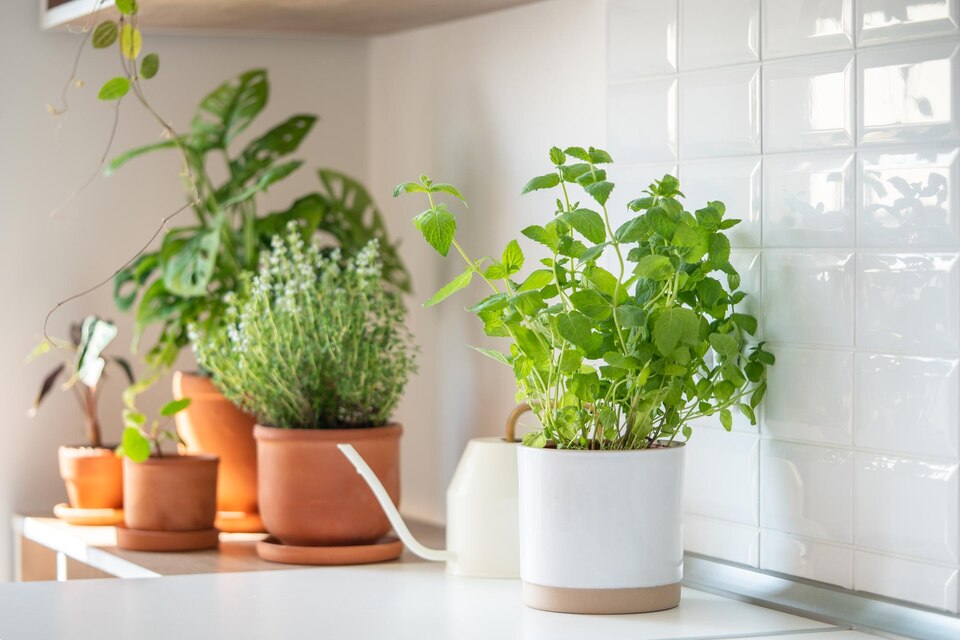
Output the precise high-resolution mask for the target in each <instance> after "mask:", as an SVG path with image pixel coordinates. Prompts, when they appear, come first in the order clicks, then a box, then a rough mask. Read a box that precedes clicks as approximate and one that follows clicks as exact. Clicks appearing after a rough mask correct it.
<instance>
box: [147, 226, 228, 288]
mask: <svg viewBox="0 0 960 640" xmlns="http://www.w3.org/2000/svg"><path fill="white" fill-rule="evenodd" d="M195 231H196V230H194V229H176V230H174V231H172V232H170V233H168V234H167V236H166V237H165V238H164V239H163V245H162V246H161V248H160V263H161V265H162V269H163V285H164V287H165V288H166V290H167V291H168V292H170V293H172V294H175V295H178V296H183V297H187V298H190V297H196V296H205V295H207V285H208V284H209V283H210V278H211V277H212V276H213V269H214V267H215V266H216V262H217V254H218V253H219V251H220V238H221V234H220V228H219V227H214V228H211V229H208V230H206V231H203V232H201V233H195ZM186 234H195V235H190V236H189V237H184V236H185V235H186Z"/></svg>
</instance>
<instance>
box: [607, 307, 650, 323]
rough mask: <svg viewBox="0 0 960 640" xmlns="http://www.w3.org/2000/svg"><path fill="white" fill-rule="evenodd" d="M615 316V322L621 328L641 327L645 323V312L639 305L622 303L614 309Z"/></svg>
mask: <svg viewBox="0 0 960 640" xmlns="http://www.w3.org/2000/svg"><path fill="white" fill-rule="evenodd" d="M614 313H615V314H616V316H617V322H618V323H619V324H620V327H621V328H623V329H632V328H634V327H642V326H643V325H644V324H646V320H647V318H646V314H644V313H643V310H642V309H641V308H640V307H636V306H634V305H631V304H622V305H620V306H619V307H617V308H616V309H615V310H614Z"/></svg>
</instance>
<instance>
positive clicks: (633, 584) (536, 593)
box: [517, 443, 684, 613]
mask: <svg viewBox="0 0 960 640" xmlns="http://www.w3.org/2000/svg"><path fill="white" fill-rule="evenodd" d="M517 451H518V460H519V466H518V471H519V482H520V485H519V486H520V494H519V497H520V577H521V579H522V580H523V599H524V602H525V603H526V604H527V605H528V606H530V607H534V608H536V609H545V610H548V611H560V612H565V613H640V612H645V611H659V610H662V609H669V608H672V607H675V606H677V604H679V602H680V580H681V579H682V578H683V451H684V448H683V445H682V444H679V443H677V444H674V445H673V446H670V447H659V448H652V449H646V450H642V451H570V450H567V451H558V450H556V449H532V448H530V447H518V449H517Z"/></svg>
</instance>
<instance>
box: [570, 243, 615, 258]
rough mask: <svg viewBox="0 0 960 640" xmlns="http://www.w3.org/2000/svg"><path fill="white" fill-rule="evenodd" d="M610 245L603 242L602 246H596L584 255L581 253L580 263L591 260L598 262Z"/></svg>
mask: <svg viewBox="0 0 960 640" xmlns="http://www.w3.org/2000/svg"><path fill="white" fill-rule="evenodd" d="M607 246H608V244H607V243H606V242H601V243H600V244H595V245H593V246H592V247H590V248H589V249H587V250H586V251H584V252H583V253H581V254H580V255H579V256H578V257H577V260H579V261H580V262H590V261H591V260H596V259H597V258H599V257H600V256H601V255H603V252H604V250H605V249H606V248H607Z"/></svg>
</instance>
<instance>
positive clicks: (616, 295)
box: [583, 266, 627, 304]
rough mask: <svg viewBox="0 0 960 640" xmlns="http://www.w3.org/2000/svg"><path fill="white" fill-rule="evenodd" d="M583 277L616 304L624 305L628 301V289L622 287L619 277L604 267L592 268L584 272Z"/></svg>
mask: <svg viewBox="0 0 960 640" xmlns="http://www.w3.org/2000/svg"><path fill="white" fill-rule="evenodd" d="M583 275H584V276H586V278H587V280H589V281H590V282H591V284H593V286H595V287H596V288H597V289H599V290H600V291H601V292H602V293H604V294H606V295H607V296H609V297H610V299H611V300H614V301H615V302H616V304H623V303H624V302H626V300H627V288H626V287H625V286H620V285H619V281H618V280H617V277H616V276H614V275H613V274H612V273H610V272H609V271H607V270H606V269H604V268H603V267H598V266H590V267H587V268H586V269H584V270H583Z"/></svg>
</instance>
